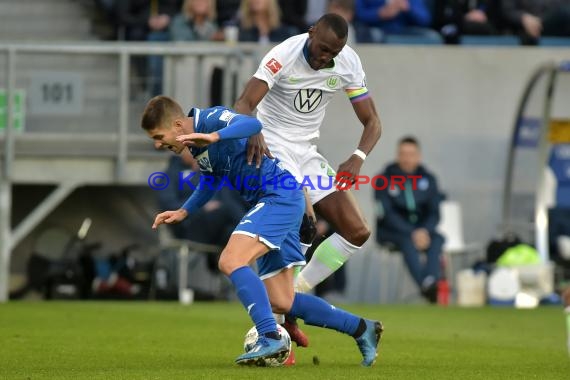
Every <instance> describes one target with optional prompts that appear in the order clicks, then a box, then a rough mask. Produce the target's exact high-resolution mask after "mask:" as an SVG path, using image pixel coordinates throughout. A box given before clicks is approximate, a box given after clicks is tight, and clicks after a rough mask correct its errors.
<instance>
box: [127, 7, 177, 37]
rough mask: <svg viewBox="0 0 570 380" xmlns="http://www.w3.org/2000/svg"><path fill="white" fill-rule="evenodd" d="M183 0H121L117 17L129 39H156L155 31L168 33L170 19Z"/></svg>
mask: <svg viewBox="0 0 570 380" xmlns="http://www.w3.org/2000/svg"><path fill="white" fill-rule="evenodd" d="M180 5H181V0H161V1H159V0H120V1H117V3H116V7H117V19H118V22H119V25H120V26H121V28H123V29H124V33H123V34H124V37H125V39H126V40H128V41H146V40H154V39H156V38H158V37H156V36H151V34H153V33H158V34H160V33H166V32H167V30H168V25H169V24H170V19H171V17H173V16H174V15H175V14H176V13H178V11H179V9H180Z"/></svg>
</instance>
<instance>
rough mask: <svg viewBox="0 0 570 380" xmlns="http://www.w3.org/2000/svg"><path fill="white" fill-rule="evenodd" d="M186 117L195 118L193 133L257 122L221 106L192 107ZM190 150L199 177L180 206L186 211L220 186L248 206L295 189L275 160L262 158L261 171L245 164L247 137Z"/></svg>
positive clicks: (191, 209)
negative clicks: (264, 197)
mask: <svg viewBox="0 0 570 380" xmlns="http://www.w3.org/2000/svg"><path fill="white" fill-rule="evenodd" d="M188 116H191V117H193V118H194V131H195V132H196V133H212V132H216V131H219V130H221V129H223V128H225V127H227V126H228V125H232V124H234V123H242V124H243V125H244V126H246V125H247V124H248V123H249V122H250V121H251V122H255V123H259V122H258V121H257V119H255V118H253V117H251V116H246V115H240V114H237V113H235V112H233V111H232V110H230V109H228V108H226V107H220V106H218V107H212V108H205V109H198V108H193V109H192V110H191V111H190V113H189V114H188ZM249 124H251V123H249ZM257 132H258V131H256V132H255V133H257ZM251 134H254V133H251ZM220 137H222V133H220ZM190 151H191V153H192V155H193V156H194V158H195V159H196V160H197V161H198V164H199V166H200V172H201V173H202V177H201V181H200V184H199V185H198V186H196V191H194V193H193V194H192V195H191V197H190V198H189V199H188V201H186V203H185V204H184V206H183V207H184V208H185V209H186V210H188V211H189V212H192V211H195V210H197V209H198V208H200V207H201V206H202V205H204V204H205V203H206V202H207V201H208V200H210V198H211V197H212V196H213V195H214V193H215V192H216V191H217V190H219V189H221V188H223V187H230V188H232V189H236V190H237V191H239V193H240V194H241V196H242V197H243V198H244V199H245V200H246V201H247V202H249V203H250V204H251V205H254V204H255V203H257V201H258V200H259V199H260V198H261V197H263V196H265V195H268V194H270V193H274V192H279V191H283V189H286V190H287V189H289V190H292V189H293V188H298V183H297V182H296V181H295V180H294V178H293V176H292V175H291V174H290V173H289V172H288V171H286V170H285V169H283V168H282V167H281V165H280V162H279V160H277V159H269V158H267V157H265V156H264V157H263V160H262V163H261V166H260V168H256V165H255V164H252V165H248V163H247V157H246V152H247V137H243V138H227V139H224V137H222V139H221V140H220V141H218V142H217V143H215V144H211V145H208V146H206V147H203V148H196V147H191V148H190ZM275 185H277V186H275Z"/></svg>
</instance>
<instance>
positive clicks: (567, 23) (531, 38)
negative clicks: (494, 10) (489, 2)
mask: <svg viewBox="0 0 570 380" xmlns="http://www.w3.org/2000/svg"><path fill="white" fill-rule="evenodd" d="M502 13H503V17H504V18H505V21H506V23H507V24H508V26H510V27H511V28H512V29H513V30H514V31H516V32H519V33H521V40H522V43H523V44H528V45H533V44H536V43H538V40H539V39H540V37H541V36H557V37H570V0H502Z"/></svg>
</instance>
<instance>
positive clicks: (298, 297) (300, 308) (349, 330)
mask: <svg viewBox="0 0 570 380" xmlns="http://www.w3.org/2000/svg"><path fill="white" fill-rule="evenodd" d="M289 314H291V315H292V316H294V317H297V318H301V319H302V320H304V321H305V323H306V324H308V325H312V326H318V327H326V328H327V329H333V330H336V331H340V332H343V333H345V334H348V335H351V336H353V335H354V334H355V333H356V330H357V329H358V326H359V324H360V319H361V318H360V317H358V316H356V315H354V314H351V313H349V312H347V311H344V310H342V309H338V308H336V307H334V306H333V305H331V304H329V303H328V302H327V301H325V300H323V299H322V298H319V297H315V296H313V295H310V294H304V293H295V300H293V306H292V307H291V310H290V311H289Z"/></svg>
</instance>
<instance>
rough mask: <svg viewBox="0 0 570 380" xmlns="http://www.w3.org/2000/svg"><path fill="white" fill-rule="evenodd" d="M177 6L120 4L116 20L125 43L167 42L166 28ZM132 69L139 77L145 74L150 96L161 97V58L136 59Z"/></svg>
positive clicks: (166, 1)
mask: <svg viewBox="0 0 570 380" xmlns="http://www.w3.org/2000/svg"><path fill="white" fill-rule="evenodd" d="M180 5H181V0H160V1H159V0H120V1H118V2H117V18H118V20H119V24H120V25H121V29H124V35H125V38H126V39H127V40H129V41H152V42H161V41H168V40H169V38H170V35H169V33H168V27H169V25H170V21H171V19H172V17H173V16H174V15H175V14H176V13H178V11H179V10H180ZM135 65H136V67H137V69H138V70H139V72H140V73H141V74H143V75H145V74H146V76H147V79H148V81H149V85H148V88H147V90H148V91H149V92H150V93H151V95H156V94H159V93H162V57H160V56H149V57H148V59H144V60H141V59H137V60H136V61H135Z"/></svg>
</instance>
